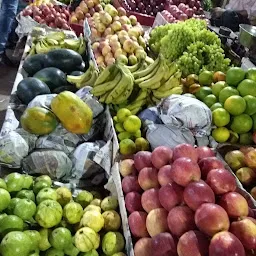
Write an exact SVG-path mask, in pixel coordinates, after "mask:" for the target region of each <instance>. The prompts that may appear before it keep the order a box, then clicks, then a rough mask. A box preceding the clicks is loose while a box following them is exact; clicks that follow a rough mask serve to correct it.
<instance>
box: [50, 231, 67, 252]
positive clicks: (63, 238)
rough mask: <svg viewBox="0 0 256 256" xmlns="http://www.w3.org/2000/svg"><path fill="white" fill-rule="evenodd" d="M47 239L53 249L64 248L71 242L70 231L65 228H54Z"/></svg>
mask: <svg viewBox="0 0 256 256" xmlns="http://www.w3.org/2000/svg"><path fill="white" fill-rule="evenodd" d="M49 241H50V244H51V245H52V247H54V248H55V249H57V250H64V249H65V248H66V247H67V246H68V245H69V244H70V243H72V236H71V232H70V231H69V230H68V229H67V228H62V227H59V228H55V229H54V230H53V231H52V233H51V235H50V236H49Z"/></svg>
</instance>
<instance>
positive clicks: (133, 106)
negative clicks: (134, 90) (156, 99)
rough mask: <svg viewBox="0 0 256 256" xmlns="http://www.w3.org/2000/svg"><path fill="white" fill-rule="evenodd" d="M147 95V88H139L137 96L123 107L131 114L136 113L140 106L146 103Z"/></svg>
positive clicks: (140, 108)
mask: <svg viewBox="0 0 256 256" xmlns="http://www.w3.org/2000/svg"><path fill="white" fill-rule="evenodd" d="M148 96H149V90H147V89H140V90H139V92H138V94H137V97H136V98H135V99H134V100H133V101H132V102H131V103H130V104H128V105H126V106H125V108H127V109H129V110H130V111H131V113H132V114H133V115H136V114H137V113H138V112H139V111H140V110H142V108H143V107H144V106H145V105H146V104H147V101H148V100H147V99H148Z"/></svg>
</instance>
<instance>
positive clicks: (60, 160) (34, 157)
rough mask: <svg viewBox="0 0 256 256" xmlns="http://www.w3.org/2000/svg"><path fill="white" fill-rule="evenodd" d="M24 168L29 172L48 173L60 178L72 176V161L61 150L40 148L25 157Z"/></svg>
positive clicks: (53, 177)
mask: <svg viewBox="0 0 256 256" xmlns="http://www.w3.org/2000/svg"><path fill="white" fill-rule="evenodd" d="M22 169H23V171H24V172H25V173H27V174H38V175H42V174H46V175H49V176H50V177H51V178H52V179H58V180H60V179H64V177H67V178H68V177H70V176H71V170H72V162H71V160H70V159H69V158H68V156H67V155H66V154H65V153H64V152H62V151H60V150H54V149H52V150H50V149H40V150H36V151H34V152H32V153H31V154H29V155H28V156H27V157H26V158H24V159H23V161H22Z"/></svg>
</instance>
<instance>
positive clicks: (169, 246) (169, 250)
mask: <svg viewBox="0 0 256 256" xmlns="http://www.w3.org/2000/svg"><path fill="white" fill-rule="evenodd" d="M176 251H177V246H176V243H175V240H174V239H173V237H172V235H171V234H170V233H167V232H165V233H161V234H158V235H156V236H154V237H153V238H152V253H151V254H150V255H152V256H159V255H163V256H165V255H166V256H167V255H176Z"/></svg>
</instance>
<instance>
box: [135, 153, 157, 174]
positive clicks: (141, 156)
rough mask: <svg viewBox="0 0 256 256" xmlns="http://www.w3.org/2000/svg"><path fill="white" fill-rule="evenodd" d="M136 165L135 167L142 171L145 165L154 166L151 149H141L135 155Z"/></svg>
mask: <svg viewBox="0 0 256 256" xmlns="http://www.w3.org/2000/svg"><path fill="white" fill-rule="evenodd" d="M134 165H135V168H136V169H137V170H138V171H140V170H141V169H143V168H144V167H152V166H153V165H152V162H151V152H149V151H139V152H138V153H136V154H135V155H134Z"/></svg>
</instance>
